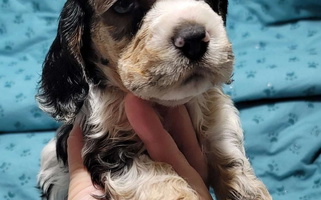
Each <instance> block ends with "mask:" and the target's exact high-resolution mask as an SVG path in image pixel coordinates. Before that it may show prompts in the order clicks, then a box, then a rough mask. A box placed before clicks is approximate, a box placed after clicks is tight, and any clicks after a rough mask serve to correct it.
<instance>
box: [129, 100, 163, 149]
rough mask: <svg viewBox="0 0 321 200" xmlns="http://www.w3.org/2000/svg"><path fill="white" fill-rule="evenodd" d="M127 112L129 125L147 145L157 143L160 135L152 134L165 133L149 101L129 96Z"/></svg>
mask: <svg viewBox="0 0 321 200" xmlns="http://www.w3.org/2000/svg"><path fill="white" fill-rule="evenodd" d="M125 112H126V115H127V118H128V121H129V123H130V124H131V125H132V127H133V129H134V130H135V132H136V133H137V134H138V135H139V137H140V139H141V140H142V141H143V142H144V143H145V144H149V143H153V142H156V141H157V139H158V138H159V137H160V135H158V134H151V133H154V132H155V131H163V130H164V128H163V125H162V123H161V121H160V119H159V117H158V115H157V114H156V112H155V110H154V109H153V107H152V105H151V104H150V103H149V102H148V101H146V100H143V99H140V98H138V97H136V96H134V95H133V94H128V95H127V96H126V97H125Z"/></svg>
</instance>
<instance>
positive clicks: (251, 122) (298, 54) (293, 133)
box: [0, 0, 321, 200]
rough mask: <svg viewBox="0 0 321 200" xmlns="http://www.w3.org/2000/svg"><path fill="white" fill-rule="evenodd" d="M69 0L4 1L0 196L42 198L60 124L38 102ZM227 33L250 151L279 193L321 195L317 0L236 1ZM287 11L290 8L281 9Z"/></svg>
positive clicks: (320, 9) (289, 197) (305, 198)
mask: <svg viewBox="0 0 321 200" xmlns="http://www.w3.org/2000/svg"><path fill="white" fill-rule="evenodd" d="M63 3H64V0H50V1H48V0H30V1H24V0H0V91H1V96H0V133H1V134H0V152H1V153H0V199H4V200H16V199H17V200H20V199H28V200H29V199H30V200H32V199H40V197H39V192H38V191H37V189H36V188H35V186H36V176H37V171H38V170H39V159H40V152H41V149H42V148H43V146H44V145H45V144H46V143H47V142H48V141H49V140H50V138H52V137H53V136H54V129H55V128H57V127H58V124H57V123H55V122H54V121H52V120H51V119H50V118H49V117H48V116H47V115H46V114H44V113H42V112H41V111H40V110H39V109H38V107H37V105H36V102H35V100H34V95H35V93H36V86H37V82H38V81H39V79H40V73H41V64H42V61H43V60H44V56H45V54H46V52H47V50H48V48H49V45H50V44H51V42H52V40H53V39H54V37H55V34H56V27H57V19H58V15H59V12H60V10H61V7H62V5H63ZM229 9H230V11H229V16H228V23H227V30H228V34H229V36H230V38H231V41H232V43H233V48H234V52H235V58H236V60H235V73H234V77H233V78H234V82H233V83H232V84H231V85H227V86H226V87H225V91H226V93H227V94H229V95H230V96H231V97H232V98H233V100H234V101H235V103H236V106H237V107H238V108H239V110H240V116H241V120H242V124H243V128H244V131H245V147H246V152H247V156H248V157H249V159H250V161H251V163H252V164H253V167H254V170H255V173H256V174H257V175H258V176H259V178H260V179H262V180H263V182H264V183H265V184H266V185H267V186H268V188H269V190H270V192H271V194H272V196H273V199H275V200H320V199H321V155H320V154H321V29H320V27H321V20H320V13H321V3H318V2H317V1H314V0H307V1H304V2H303V1H301V0H278V1H268V0H250V1H246V2H245V1H240V0H230V7H229ZM285 13H287V14H285Z"/></svg>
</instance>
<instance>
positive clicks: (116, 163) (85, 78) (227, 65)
mask: <svg viewBox="0 0 321 200" xmlns="http://www.w3.org/2000/svg"><path fill="white" fill-rule="evenodd" d="M124 5H127V6H124ZM209 5H210V6H211V7H210V6H209ZM71 9H72V10H73V11H72V12H71ZM226 9H227V1H215V0H214V1H206V2H205V1H195V0H176V1H174V0H158V1H147V0H135V1H126V0H118V1H115V0H113V1H111V0H95V1H94V0H89V1H86V0H68V1H67V3H66V5H65V7H64V10H63V12H62V14H61V20H60V25H59V28H58V35H57V39H56V40H55V41H54V43H53V45H52V47H51V50H50V52H49V53H48V56H47V59H46V61H45V64H44V72H43V76H42V81H41V89H40V93H39V96H38V101H39V103H40V107H41V108H42V109H43V110H44V111H46V112H48V113H50V114H51V115H52V116H53V117H55V118H56V119H58V120H62V121H64V125H63V126H62V127H61V128H60V129H59V130H58V135H57V138H56V139H54V140H53V141H51V142H50V143H49V144H48V145H47V147H46V148H45V149H44V151H43V154H42V165H41V172H40V174H39V177H38V179H39V185H40V187H41V188H42V190H43V192H44V199H66V198H67V190H66V188H67V185H66V183H68V181H67V180H68V178H69V175H68V167H67V164H68V163H67V154H66V139H67V138H68V134H69V132H70V130H71V128H72V124H79V125H80V126H81V127H82V129H83V132H84V138H85V144H84V148H83V158H84V164H85V166H86V167H87V169H88V171H89V172H90V174H91V177H92V180H93V182H94V183H95V184H98V185H100V186H102V187H103V188H105V193H106V196H105V198H107V199H139V200H144V199H155V200H156V199H198V197H197V194H196V192H195V191H194V190H193V189H192V188H191V187H190V186H189V185H188V184H187V182H186V181H185V180H184V179H183V178H182V177H180V176H178V175H177V174H176V172H175V171H173V169H172V168H171V167H170V166H169V165H167V164H165V163H158V162H154V161H152V160H151V159H150V158H149V157H148V156H147V155H146V150H145V148H144V145H143V143H142V142H141V140H140V139H139V138H138V136H137V135H136V134H135V132H134V131H133V130H132V127H131V126H130V124H129V122H128V120H127V117H126V115H125V112H124V97H125V95H126V93H127V92H132V93H134V94H135V95H137V96H139V97H141V98H143V99H147V100H149V101H152V102H155V103H158V104H162V105H166V106H176V105H181V104H185V105H186V107H187V109H188V111H189V113H190V116H191V119H192V122H193V126H194V128H195V131H196V133H197V137H198V139H199V142H200V145H201V146H202V149H203V153H204V154H205V156H206V158H207V161H208V166H209V172H210V181H211V183H210V184H211V186H212V187H213V188H214V190H215V194H216V196H217V197H218V199H235V200H236V199H249V200H250V199H255V200H259V199H260V200H262V199H264V200H268V199H271V197H270V195H269V193H268V191H267V190H266V188H265V186H264V185H263V184H262V182H260V181H259V180H258V179H257V178H256V177H255V175H254V173H253V170H252V169H251V167H250V164H249V162H248V160H247V159H246V157H245V152H244V148H243V133H242V129H241V126H240V123H239V117H238V112H237V110H236V109H235V107H234V106H233V103H232V101H231V100H230V98H229V97H228V96H226V95H224V94H223V92H222V89H221V85H222V84H224V83H227V82H229V81H230V77H231V74H232V65H233V53H232V48H231V44H230V43H229V41H228V38H227V36H226V32H225V29H224V19H225V14H226ZM187 13H188V14H187ZM70 15H71V16H70ZM73 15H76V16H73ZM70 18H71V19H70ZM115 20H116V21H117V23H115ZM71 27H72V28H73V29H72V28H71ZM195 41H196V42H195ZM192 47H193V48H192ZM195 49H197V50H195ZM66 57H67V58H66ZM53 70H60V71H64V72H65V74H62V75H61V76H62V77H60V76H59V75H58V74H51V72H52V71H53ZM59 87H63V88H60V89H59ZM64 89H65V90H68V91H67V92H66V91H64ZM64 92H66V93H64ZM53 152H56V153H55V154H53ZM54 155H57V157H56V156H54Z"/></svg>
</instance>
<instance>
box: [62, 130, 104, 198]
mask: <svg viewBox="0 0 321 200" xmlns="http://www.w3.org/2000/svg"><path fill="white" fill-rule="evenodd" d="M67 144H68V148H67V151H68V167H69V174H70V183H69V191H68V200H95V199H96V198H94V197H93V195H97V196H103V195H104V193H103V190H102V189H99V188H98V186H97V187H96V186H94V185H93V183H92V181H91V177H90V174H89V173H88V171H87V169H86V168H85V166H84V165H83V159H82V157H81V150H82V147H83V136H82V131H81V129H80V127H79V126H77V125H74V127H73V129H72V130H71V132H70V134H69V137H68V140H67Z"/></svg>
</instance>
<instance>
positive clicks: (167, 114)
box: [125, 94, 212, 200]
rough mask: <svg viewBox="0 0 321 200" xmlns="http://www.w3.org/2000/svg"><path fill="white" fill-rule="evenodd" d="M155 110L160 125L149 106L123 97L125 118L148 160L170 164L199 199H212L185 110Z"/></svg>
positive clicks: (194, 135) (177, 108) (130, 95)
mask: <svg viewBox="0 0 321 200" xmlns="http://www.w3.org/2000/svg"><path fill="white" fill-rule="evenodd" d="M157 110H158V111H159V112H160V113H161V115H162V117H163V118H164V120H163V124H162V122H161V120H160V118H159V116H158V115H157V113H156V112H155V109H154V108H153V107H152V105H151V103H150V102H148V101H145V100H142V99H140V98H138V97H136V96H134V95H133V94H127V96H126V97H125V112H126V114H127V118H128V120H129V122H130V124H131V125H132V127H133V129H134V130H135V132H136V133H137V135H138V136H139V137H140V139H141V140H142V141H143V142H144V145H145V147H146V149H147V151H148V153H149V155H150V156H151V158H152V159H153V160H155V161H159V162H165V163H168V164H170V165H171V166H172V167H173V169H174V170H175V171H176V172H177V173H178V174H179V175H180V176H181V177H183V178H184V179H185V180H186V181H187V182H188V184H189V185H190V186H191V187H192V188H193V189H194V190H195V191H196V192H197V193H198V194H199V197H200V199H203V200H208V199H212V198H211V195H210V193H209V192H208V188H207V186H206V184H205V182H207V173H208V171H207V165H206V162H205V158H204V155H203V154H202V152H201V149H200V147H199V145H198V142H197V138H196V134H195V131H194V129H193V125H192V122H191V119H190V117H189V114H188V112H187V109H186V107H185V106H178V107H174V108H166V107H162V106H159V108H157ZM178 119H179V120H178ZM178 121H179V123H178ZM164 127H165V128H166V129H167V130H169V132H170V134H169V133H168V132H167V130H166V129H165V128H164ZM164 147H166V148H164Z"/></svg>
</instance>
